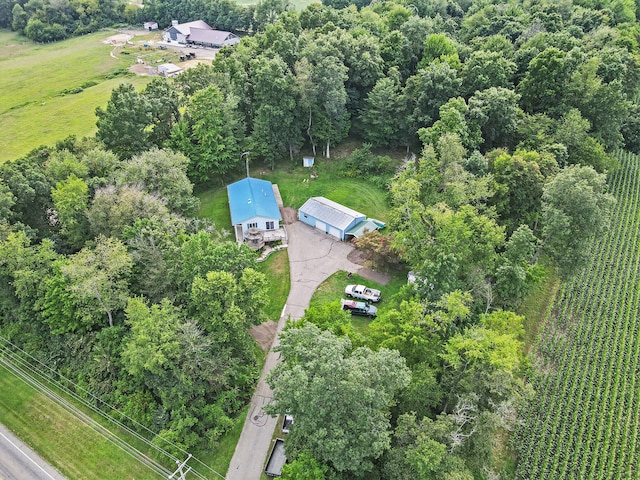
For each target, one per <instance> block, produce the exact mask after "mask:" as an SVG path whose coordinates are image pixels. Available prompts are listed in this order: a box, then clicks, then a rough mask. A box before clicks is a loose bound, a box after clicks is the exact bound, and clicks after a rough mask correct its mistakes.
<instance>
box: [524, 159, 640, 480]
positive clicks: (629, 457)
mask: <svg viewBox="0 0 640 480" xmlns="http://www.w3.org/2000/svg"><path fill="white" fill-rule="evenodd" d="M619 158H620V162H621V164H622V168H621V169H620V170H619V171H617V172H615V173H614V174H613V175H612V176H611V179H610V185H611V189H612V193H613V194H614V195H615V196H616V198H617V200H618V203H617V205H616V208H615V210H614V213H613V217H612V219H611V225H610V228H609V230H608V233H607V234H606V235H605V236H603V237H600V238H596V239H595V240H594V242H593V244H592V246H591V250H592V262H591V264H590V265H589V266H588V267H587V268H585V269H584V270H583V271H582V272H581V273H580V274H578V275H577V276H576V277H575V278H574V279H573V280H571V281H570V282H568V283H565V284H562V285H561V286H560V288H559V291H558V294H557V296H556V301H555V303H554V304H553V307H552V308H551V309H549V311H548V315H547V319H546V324H545V326H544V329H543V331H542V333H541V336H540V340H539V342H538V345H537V347H536V352H535V354H536V355H535V362H534V363H535V365H536V370H537V378H535V379H534V382H533V384H534V388H535V390H536V395H535V398H534V400H533V401H532V403H531V405H530V408H529V410H528V411H526V412H523V421H524V425H523V426H522V427H521V428H520V429H519V430H518V432H517V433H516V435H515V438H514V442H513V445H514V448H515V450H516V451H517V453H518V467H517V471H516V478H517V479H522V480H525V479H527V480H528V479H534V478H535V479H556V478H557V479H560V478H561V479H575V480H589V479H601V478H602V479H604V478H608V479H631V478H639V477H640V458H639V454H640V438H639V433H640V388H639V386H640V385H639V384H638V383H637V382H636V380H637V379H638V371H639V369H640V365H639V364H638V361H639V360H640V317H639V315H638V312H639V306H640V210H639V209H638V207H639V205H638V201H639V199H640V163H639V161H638V157H637V156H635V155H631V154H627V153H623V154H620V156H619Z"/></svg>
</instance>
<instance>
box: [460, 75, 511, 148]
mask: <svg viewBox="0 0 640 480" xmlns="http://www.w3.org/2000/svg"><path fill="white" fill-rule="evenodd" d="M519 98H520V97H519V95H518V94H517V93H516V92H514V91H513V90H509V89H507V88H502V87H491V88H488V89H487V90H482V91H478V92H476V93H475V94H474V95H473V96H472V97H471V98H470V99H469V111H468V112H467V115H468V117H469V118H470V119H471V121H472V122H474V123H475V124H476V125H478V126H479V127H480V130H481V131H482V137H483V139H484V144H483V147H484V149H485V150H490V149H492V148H496V147H503V146H509V145H511V143H512V140H513V137H514V135H515V133H516V127H517V119H518V114H519V112H520V109H519V108H518V100H519Z"/></svg>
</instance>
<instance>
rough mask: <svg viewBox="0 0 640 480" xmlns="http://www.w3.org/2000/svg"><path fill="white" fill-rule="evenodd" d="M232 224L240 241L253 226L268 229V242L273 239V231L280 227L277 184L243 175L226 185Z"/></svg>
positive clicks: (252, 229)
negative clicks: (275, 185)
mask: <svg viewBox="0 0 640 480" xmlns="http://www.w3.org/2000/svg"><path fill="white" fill-rule="evenodd" d="M227 195H228V198H229V211H230V213H231V223H232V224H233V229H234V232H235V234H236V240H237V241H238V242H244V241H245V239H246V238H247V233H248V232H249V231H250V229H251V234H253V233H254V232H255V231H256V229H257V230H260V231H263V232H265V236H264V237H263V238H264V240H265V241H270V239H271V236H270V235H268V234H269V233H270V232H275V231H278V230H280V221H281V220H282V215H280V209H279V208H278V202H277V200H276V195H275V192H274V185H273V184H272V183H271V182H269V181H267V180H261V179H258V178H251V177H248V178H243V179H242V180H240V181H238V182H235V183H232V184H230V185H228V186H227Z"/></svg>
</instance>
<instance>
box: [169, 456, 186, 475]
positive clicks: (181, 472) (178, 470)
mask: <svg viewBox="0 0 640 480" xmlns="http://www.w3.org/2000/svg"><path fill="white" fill-rule="evenodd" d="M190 458H191V454H189V456H188V457H187V459H186V460H185V461H184V462H182V463H180V460H176V463H177V464H178V468H177V470H176V471H175V472H173V473H172V474H171V475H169V478H168V480H171V479H172V478H174V477H175V476H176V474H178V473H179V474H180V477H178V478H180V480H186V478H187V477H186V475H187V473H189V472H190V471H191V467H189V468H187V470H186V471H184V472H183V471H182V469H183V468H184V467H185V465H186V464H187V462H188V461H189V459H190Z"/></svg>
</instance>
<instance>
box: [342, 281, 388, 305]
mask: <svg viewBox="0 0 640 480" xmlns="http://www.w3.org/2000/svg"><path fill="white" fill-rule="evenodd" d="M344 294H345V295H346V296H347V297H351V298H359V299H361V300H367V301H369V302H374V303H375V302H379V301H380V296H381V293H380V290H376V289H374V288H369V287H366V286H364V285H347V286H346V288H345V289H344Z"/></svg>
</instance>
